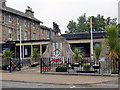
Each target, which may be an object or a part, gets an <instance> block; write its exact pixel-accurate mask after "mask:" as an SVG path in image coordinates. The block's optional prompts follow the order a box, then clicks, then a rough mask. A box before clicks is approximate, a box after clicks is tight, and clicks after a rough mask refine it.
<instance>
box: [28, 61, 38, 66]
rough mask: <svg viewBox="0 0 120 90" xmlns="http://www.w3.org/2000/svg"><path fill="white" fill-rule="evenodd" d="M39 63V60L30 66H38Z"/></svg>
mask: <svg viewBox="0 0 120 90" xmlns="http://www.w3.org/2000/svg"><path fill="white" fill-rule="evenodd" d="M37 65H39V63H38V62H34V63H33V64H31V65H30V66H29V67H36V66H37Z"/></svg>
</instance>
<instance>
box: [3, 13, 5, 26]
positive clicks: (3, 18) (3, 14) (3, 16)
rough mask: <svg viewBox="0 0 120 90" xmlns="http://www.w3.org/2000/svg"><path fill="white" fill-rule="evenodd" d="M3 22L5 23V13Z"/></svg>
mask: <svg viewBox="0 0 120 90" xmlns="http://www.w3.org/2000/svg"><path fill="white" fill-rule="evenodd" d="M3 24H5V14H3Z"/></svg>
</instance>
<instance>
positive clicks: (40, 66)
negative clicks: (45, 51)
mask: <svg viewBox="0 0 120 90" xmlns="http://www.w3.org/2000/svg"><path fill="white" fill-rule="evenodd" d="M40 73H42V58H40Z"/></svg>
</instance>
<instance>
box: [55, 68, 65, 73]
mask: <svg viewBox="0 0 120 90" xmlns="http://www.w3.org/2000/svg"><path fill="white" fill-rule="evenodd" d="M56 72H67V68H56Z"/></svg>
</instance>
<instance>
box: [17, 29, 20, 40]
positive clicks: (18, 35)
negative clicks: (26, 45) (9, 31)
mask: <svg viewBox="0 0 120 90" xmlns="http://www.w3.org/2000/svg"><path fill="white" fill-rule="evenodd" d="M19 39H20V32H19V29H17V40H19Z"/></svg>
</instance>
